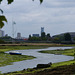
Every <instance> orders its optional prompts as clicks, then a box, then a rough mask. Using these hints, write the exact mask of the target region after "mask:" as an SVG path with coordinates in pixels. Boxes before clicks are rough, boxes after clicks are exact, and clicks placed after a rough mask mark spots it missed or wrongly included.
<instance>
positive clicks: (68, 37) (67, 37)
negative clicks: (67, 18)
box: [64, 33, 71, 41]
mask: <svg viewBox="0 0 75 75" xmlns="http://www.w3.org/2000/svg"><path fill="white" fill-rule="evenodd" d="M64 38H65V41H71V35H70V34H69V33H65V34H64Z"/></svg>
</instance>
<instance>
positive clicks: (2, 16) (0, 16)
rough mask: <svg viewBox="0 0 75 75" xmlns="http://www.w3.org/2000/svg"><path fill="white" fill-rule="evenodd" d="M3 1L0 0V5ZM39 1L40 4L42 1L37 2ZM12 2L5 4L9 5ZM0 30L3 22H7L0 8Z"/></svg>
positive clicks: (9, 0) (12, 0)
mask: <svg viewBox="0 0 75 75" xmlns="http://www.w3.org/2000/svg"><path fill="white" fill-rule="evenodd" d="M2 1H3V0H0V4H1V2H2ZM32 1H35V0H32ZM39 1H40V4H41V3H42V2H43V0H39ZM12 2H14V0H7V3H8V4H11V3H12ZM0 12H1V14H0V28H2V27H3V26H4V21H5V22H7V19H6V17H5V16H4V15H3V10H2V9H1V8H0Z"/></svg>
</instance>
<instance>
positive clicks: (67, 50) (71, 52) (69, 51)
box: [39, 48, 75, 56]
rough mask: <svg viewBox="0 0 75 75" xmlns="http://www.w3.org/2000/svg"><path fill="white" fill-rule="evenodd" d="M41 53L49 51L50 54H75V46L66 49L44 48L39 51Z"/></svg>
mask: <svg viewBox="0 0 75 75" xmlns="http://www.w3.org/2000/svg"><path fill="white" fill-rule="evenodd" d="M39 52H41V53H48V54H62V55H67V56H74V53H75V48H73V49H65V50H44V51H39Z"/></svg>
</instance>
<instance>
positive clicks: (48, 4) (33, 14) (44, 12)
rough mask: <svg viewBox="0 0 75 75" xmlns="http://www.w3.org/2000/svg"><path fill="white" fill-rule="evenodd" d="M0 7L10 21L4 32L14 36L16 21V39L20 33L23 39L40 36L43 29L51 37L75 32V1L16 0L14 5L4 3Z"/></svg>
mask: <svg viewBox="0 0 75 75" xmlns="http://www.w3.org/2000/svg"><path fill="white" fill-rule="evenodd" d="M0 7H1V8H2V9H3V10H4V14H5V15H6V17H7V19H8V24H6V23H5V26H4V27H3V28H2V30H4V31H5V34H8V35H9V36H12V21H15V22H16V24H15V25H14V32H15V37H16V34H17V33H18V32H20V33H21V35H22V37H28V36H29V34H31V35H32V34H40V32H41V27H44V31H45V32H46V34H47V33H50V35H51V36H53V35H56V34H60V33H64V32H75V0H44V2H43V3H42V4H41V5H40V2H39V0H35V1H34V2H33V1H32V0H15V1H14V2H13V3H12V4H10V5H7V2H5V0H4V2H2V4H1V5H0Z"/></svg>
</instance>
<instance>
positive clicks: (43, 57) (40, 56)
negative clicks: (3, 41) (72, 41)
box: [0, 47, 74, 73]
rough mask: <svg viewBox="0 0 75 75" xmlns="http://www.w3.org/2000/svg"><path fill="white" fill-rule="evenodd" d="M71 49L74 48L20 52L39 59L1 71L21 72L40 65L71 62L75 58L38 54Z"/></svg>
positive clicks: (2, 68) (23, 62) (22, 62)
mask: <svg viewBox="0 0 75 75" xmlns="http://www.w3.org/2000/svg"><path fill="white" fill-rule="evenodd" d="M71 48H72V47H49V48H45V49H28V50H19V52H21V53H22V55H31V56H34V57H37V58H35V59H31V60H24V61H20V62H14V63H13V64H12V65H7V66H4V67H0V71H1V73H7V72H14V71H21V70H23V69H27V68H33V67H36V65H37V64H40V63H41V64H47V63H49V62H52V63H57V62H62V61H69V60H72V59H74V57H72V56H65V55H54V54H45V53H38V51H41V50H56V49H71ZM15 51H16V50H15ZM17 51H18V50H17ZM7 53H8V52H7Z"/></svg>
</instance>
